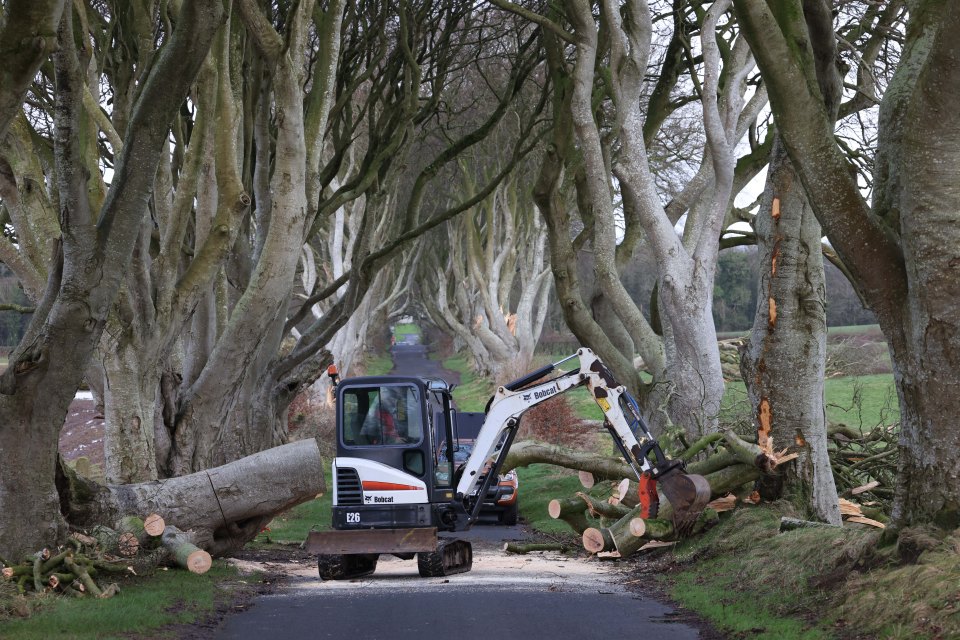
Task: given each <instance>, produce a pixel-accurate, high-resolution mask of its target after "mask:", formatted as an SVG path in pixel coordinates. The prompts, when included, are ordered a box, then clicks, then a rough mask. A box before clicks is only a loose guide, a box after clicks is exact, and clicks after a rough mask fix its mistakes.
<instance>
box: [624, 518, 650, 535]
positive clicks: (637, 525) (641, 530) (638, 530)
mask: <svg viewBox="0 0 960 640" xmlns="http://www.w3.org/2000/svg"><path fill="white" fill-rule="evenodd" d="M628 529H629V531H630V535H632V536H636V537H637V538H642V537H643V534H645V533H646V532H647V522H646V521H645V520H644V519H643V518H632V519H631V520H630V524H629V525H628Z"/></svg>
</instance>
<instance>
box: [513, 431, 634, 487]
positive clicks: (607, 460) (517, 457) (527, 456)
mask: <svg viewBox="0 0 960 640" xmlns="http://www.w3.org/2000/svg"><path fill="white" fill-rule="evenodd" d="M537 462H543V463H546V464H553V465H557V466H559V467H566V468H568V469H576V470H578V471H588V472H590V473H592V474H593V480H594V482H599V481H601V480H613V481H615V482H619V481H620V479H621V478H625V477H627V476H630V475H632V474H633V471H632V470H631V468H630V466H629V465H628V464H627V463H626V462H624V461H623V460H622V459H621V458H614V457H609V456H598V455H596V454H592V453H586V452H583V451H573V450H571V449H566V448H564V447H558V446H555V445H550V444H542V443H540V442H533V441H531V440H524V441H522V442H517V443H515V444H514V445H513V446H512V447H511V448H510V453H508V454H507V457H506V459H505V460H504V461H503V467H502V469H501V471H502V473H506V472H507V471H509V470H510V469H515V468H516V467H526V466H529V465H531V464H535V463H537ZM581 477H582V476H581Z"/></svg>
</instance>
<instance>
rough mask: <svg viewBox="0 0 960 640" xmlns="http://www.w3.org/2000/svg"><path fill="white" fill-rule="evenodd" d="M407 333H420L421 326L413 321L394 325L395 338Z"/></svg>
mask: <svg viewBox="0 0 960 640" xmlns="http://www.w3.org/2000/svg"><path fill="white" fill-rule="evenodd" d="M407 335H420V327H419V326H417V325H416V324H414V323H412V322H408V323H405V324H398V325H395V326H394V327H393V336H394V337H395V338H399V337H400V336H407Z"/></svg>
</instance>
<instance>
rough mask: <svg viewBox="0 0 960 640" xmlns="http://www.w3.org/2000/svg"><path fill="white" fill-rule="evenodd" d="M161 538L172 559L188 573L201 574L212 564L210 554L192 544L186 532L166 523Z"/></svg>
mask: <svg viewBox="0 0 960 640" xmlns="http://www.w3.org/2000/svg"><path fill="white" fill-rule="evenodd" d="M161 540H162V542H163V546H164V547H165V548H166V549H167V550H168V551H169V552H170V557H171V558H172V559H173V561H174V562H176V563H177V565H179V566H181V567H183V568H184V569H186V570H187V571H189V572H190V573H197V574H203V573H206V572H207V571H209V570H210V566H211V565H212V564H213V561H212V560H211V558H210V554H209V553H207V552H206V551H204V550H203V549H201V548H200V547H198V546H197V545H195V544H193V542H192V541H191V536H190V535H189V534H187V533H186V532H184V531H181V530H180V529H178V528H176V527H174V526H171V525H167V527H166V528H165V529H164V530H163V536H162V537H161Z"/></svg>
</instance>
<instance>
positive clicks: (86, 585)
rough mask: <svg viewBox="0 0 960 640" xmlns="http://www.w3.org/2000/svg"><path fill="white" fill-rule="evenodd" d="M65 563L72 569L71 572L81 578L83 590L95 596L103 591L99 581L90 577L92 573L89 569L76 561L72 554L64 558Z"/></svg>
mask: <svg viewBox="0 0 960 640" xmlns="http://www.w3.org/2000/svg"><path fill="white" fill-rule="evenodd" d="M63 564H64V566H66V567H67V569H69V570H70V573H72V574H73V575H75V576H77V580H79V581H80V584H81V585H83V587H82V588H81V591H84V592H85V593H89V594H91V595H94V596H99V595H100V594H101V593H103V592H102V591H101V590H100V587H98V586H97V583H96V582H94V581H93V578H91V577H90V573H89V572H88V571H87V569H86V567H84V566H83V565H81V564H78V563H76V562H74V560H73V558H72V557H71V556H67V557H66V558H64V559H63ZM74 588H77V587H76V583H74Z"/></svg>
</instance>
